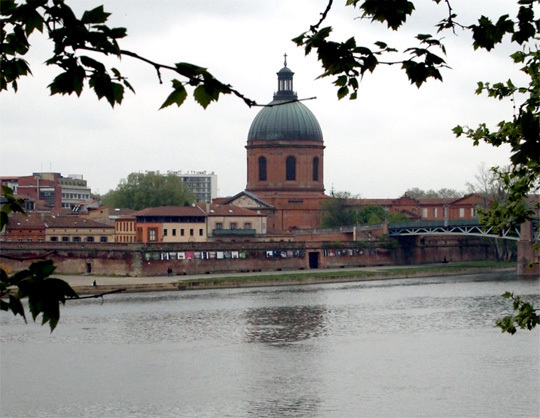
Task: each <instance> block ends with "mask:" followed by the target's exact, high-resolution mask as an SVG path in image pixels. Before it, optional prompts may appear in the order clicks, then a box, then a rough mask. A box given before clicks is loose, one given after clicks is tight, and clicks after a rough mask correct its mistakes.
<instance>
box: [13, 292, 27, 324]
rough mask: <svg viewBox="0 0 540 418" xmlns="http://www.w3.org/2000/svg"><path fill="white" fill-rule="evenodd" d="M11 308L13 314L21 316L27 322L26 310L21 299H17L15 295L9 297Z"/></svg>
mask: <svg viewBox="0 0 540 418" xmlns="http://www.w3.org/2000/svg"><path fill="white" fill-rule="evenodd" d="M9 307H10V309H11V312H13V315H15V316H17V314H18V315H21V316H22V317H23V318H24V322H27V321H26V315H25V314H24V308H23V305H22V303H21V300H20V299H19V298H16V297H15V296H13V295H9Z"/></svg>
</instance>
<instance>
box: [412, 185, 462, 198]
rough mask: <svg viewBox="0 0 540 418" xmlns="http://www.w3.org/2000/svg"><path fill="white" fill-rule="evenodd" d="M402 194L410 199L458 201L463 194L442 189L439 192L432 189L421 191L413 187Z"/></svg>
mask: <svg viewBox="0 0 540 418" xmlns="http://www.w3.org/2000/svg"><path fill="white" fill-rule="evenodd" d="M404 194H405V196H408V197H412V198H413V199H422V198H444V199H446V198H449V199H452V198H455V199H458V198H460V197H463V192H460V191H458V190H454V189H446V188H442V189H439V190H432V189H430V190H422V189H420V188H418V187H413V188H411V189H407V191H406V192H405V193H404Z"/></svg>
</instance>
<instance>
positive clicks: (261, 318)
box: [244, 306, 325, 344]
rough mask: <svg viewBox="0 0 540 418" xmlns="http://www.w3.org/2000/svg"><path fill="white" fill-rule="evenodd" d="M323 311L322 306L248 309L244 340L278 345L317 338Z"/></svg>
mask: <svg viewBox="0 0 540 418" xmlns="http://www.w3.org/2000/svg"><path fill="white" fill-rule="evenodd" d="M324 314H325V309H324V307H321V306H280V307H272V308H257V309H247V310H246V311H245V314H244V315H245V317H246V321H247V327H246V336H247V338H246V341H248V342H253V343H259V342H261V343H269V344H279V343H291V342H298V341H302V340H307V339H309V338H315V337H318V336H320V335H321V334H322V332H323V330H324V316H325V315H324Z"/></svg>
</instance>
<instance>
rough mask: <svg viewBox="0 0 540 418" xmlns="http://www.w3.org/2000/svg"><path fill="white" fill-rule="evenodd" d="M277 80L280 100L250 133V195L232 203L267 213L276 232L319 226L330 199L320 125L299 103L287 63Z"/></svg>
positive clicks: (267, 109) (263, 112) (261, 115)
mask: <svg viewBox="0 0 540 418" xmlns="http://www.w3.org/2000/svg"><path fill="white" fill-rule="evenodd" d="M277 76H278V89H277V92H276V93H275V94H274V99H273V100H272V101H271V102H270V103H268V104H267V105H266V106H264V107H263V108H262V109H261V110H260V111H259V113H258V114H257V116H256V117H255V119H254V120H253V122H252V123H251V127H250V129H249V133H248V138H247V145H246V149H247V185H246V191H245V192H242V193H240V194H239V195H236V196H234V197H233V198H231V199H229V201H228V202H227V203H232V204H238V205H242V206H247V207H252V208H253V209H255V208H257V209H264V210H265V212H266V213H267V214H268V231H269V232H270V233H272V232H275V233H280V232H284V231H293V230H295V229H309V228H316V227H318V226H319V225H320V221H321V215H320V209H321V202H322V200H324V199H325V198H326V196H325V195H324V148H325V147H324V142H323V134H322V130H321V127H320V125H319V122H318V121H317V118H316V117H315V116H314V115H313V113H312V112H311V111H310V110H309V109H308V108H307V106H305V105H304V104H303V103H302V102H300V101H299V100H298V96H297V94H296V93H295V92H294V90H293V76H294V73H293V72H292V71H291V70H290V69H289V68H288V67H287V62H286V61H285V63H284V67H283V68H282V69H281V70H279V72H278V73H277Z"/></svg>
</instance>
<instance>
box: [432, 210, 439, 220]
mask: <svg viewBox="0 0 540 418" xmlns="http://www.w3.org/2000/svg"><path fill="white" fill-rule="evenodd" d="M438 212H439V211H438V209H437V208H433V217H434V218H436V217H437V216H438V214H439V213H438Z"/></svg>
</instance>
